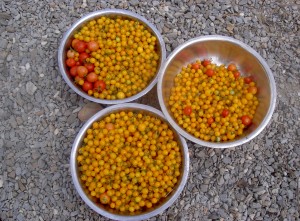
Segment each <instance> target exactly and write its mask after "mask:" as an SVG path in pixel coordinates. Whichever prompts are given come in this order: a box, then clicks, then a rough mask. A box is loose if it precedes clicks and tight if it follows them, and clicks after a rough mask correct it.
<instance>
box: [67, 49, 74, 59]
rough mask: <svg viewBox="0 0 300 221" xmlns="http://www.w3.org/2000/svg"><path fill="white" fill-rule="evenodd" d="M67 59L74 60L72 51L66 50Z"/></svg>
mask: <svg viewBox="0 0 300 221" xmlns="http://www.w3.org/2000/svg"><path fill="white" fill-rule="evenodd" d="M67 57H68V58H74V57H75V52H74V51H73V50H71V49H70V50H68V52H67Z"/></svg>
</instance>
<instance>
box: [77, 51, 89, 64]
mask: <svg viewBox="0 0 300 221" xmlns="http://www.w3.org/2000/svg"><path fill="white" fill-rule="evenodd" d="M88 57H90V55H89V54H88V53H86V52H82V53H80V54H79V57H78V59H79V61H80V62H81V63H84V62H85V59H87V58H88Z"/></svg>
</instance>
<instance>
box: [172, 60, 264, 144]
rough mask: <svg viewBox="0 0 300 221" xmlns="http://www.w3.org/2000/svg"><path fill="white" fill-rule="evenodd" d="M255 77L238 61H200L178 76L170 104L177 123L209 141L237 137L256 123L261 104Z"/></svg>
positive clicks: (190, 65) (183, 69) (187, 67)
mask: <svg viewBox="0 0 300 221" xmlns="http://www.w3.org/2000/svg"><path fill="white" fill-rule="evenodd" d="M257 93H258V88H257V86H256V83H255V82H254V81H253V78H252V77H250V76H248V77H243V76H241V73H240V71H239V70H238V69H237V67H236V65H235V64H229V65H228V66H227V67H226V66H225V65H220V66H218V65H216V64H213V63H212V62H211V61H210V60H203V61H199V60H198V61H196V62H194V63H191V64H189V65H187V66H186V67H183V68H182V70H181V72H180V73H179V74H178V75H177V76H176V77H175V85H174V87H173V88H172V89H171V96H170V99H169V105H170V107H171V112H172V113H173V116H174V118H175V119H176V121H177V123H178V124H179V125H180V126H181V127H183V128H184V129H185V130H186V131H187V132H188V133H190V134H192V135H194V136H195V137H197V138H200V139H203V140H205V141H213V142H220V141H227V140H233V139H235V138H236V137H238V136H241V135H242V134H243V133H244V130H245V129H246V128H247V127H249V126H250V125H251V124H252V119H253V117H254V114H255V112H256V108H257V106H258V104H259V101H258V98H257Z"/></svg>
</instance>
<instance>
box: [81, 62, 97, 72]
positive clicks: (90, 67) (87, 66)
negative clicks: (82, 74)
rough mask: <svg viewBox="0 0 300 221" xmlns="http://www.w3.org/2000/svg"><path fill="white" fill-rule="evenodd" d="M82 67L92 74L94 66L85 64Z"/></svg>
mask: <svg viewBox="0 0 300 221" xmlns="http://www.w3.org/2000/svg"><path fill="white" fill-rule="evenodd" d="M84 67H86V68H87V69H88V71H89V72H93V71H94V69H95V65H94V64H92V63H85V64H84Z"/></svg>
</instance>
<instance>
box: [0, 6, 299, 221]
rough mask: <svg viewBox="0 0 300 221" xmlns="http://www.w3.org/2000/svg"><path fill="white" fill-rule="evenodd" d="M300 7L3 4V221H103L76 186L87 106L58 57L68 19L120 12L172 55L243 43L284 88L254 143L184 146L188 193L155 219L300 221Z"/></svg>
mask: <svg viewBox="0 0 300 221" xmlns="http://www.w3.org/2000/svg"><path fill="white" fill-rule="evenodd" d="M299 6H300V1H299V0H296V1H292V0H291V1H284V0H281V1H276V0H272V1H270V0H266V1H260V0H248V1H247V0H235V1H230V0H219V1H205V0H196V1H192V0H191V1H187V0H171V1H162V2H160V1H152V2H151V3H150V1H149V2H148V3H147V2H139V1H138V0H129V1H126V0H111V1H107V2H105V1H96V0H87V1H85V0H84V1H79V0H70V1H67V2H65V3H62V2H61V1H59V0H47V1H38V0H28V1H20V0H16V1H11V0H1V1H0V36H1V38H0V48H1V50H0V72H1V75H0V79H1V81H0V94H1V95H2V96H1V98H0V101H1V102H0V107H1V108H0V218H1V220H2V221H6V220H18V221H21V220H39V221H42V220H77V221H82V220H106V219H105V218H104V217H101V216H100V215H97V214H96V213H95V212H93V211H92V210H91V209H89V207H88V206H87V205H85V203H83V201H82V200H81V199H80V197H79V195H78V194H77V193H76V191H75V190H74V186H73V183H72V181H71V176H70V170H69V156H70V151H71V144H72V142H73V140H74V138H75V136H76V133H77V132H78V131H79V129H80V127H81V126H82V124H83V123H82V122H81V121H80V120H79V119H78V112H80V110H81V108H83V107H84V106H85V105H86V104H88V103H89V102H88V101H87V100H85V99H83V98H81V97H79V96H78V95H77V94H75V93H74V92H73V91H72V90H71V89H70V88H69V87H68V86H67V84H66V83H65V82H64V81H63V79H62V77H61V75H60V73H59V72H58V67H57V61H56V53H57V48H58V44H59V41H60V39H61V37H62V34H63V33H64V32H65V31H66V30H67V28H68V27H70V25H71V24H72V22H74V21H75V20H76V19H78V18H79V17H80V16H82V15H84V14H86V13H88V12H91V11H94V10H97V9H104V8H115V7H116V8H123V9H129V10H132V11H135V12H137V13H139V14H141V15H143V16H145V17H146V18H147V19H149V20H150V21H151V22H152V23H154V24H155V25H156V27H157V28H158V30H159V31H160V32H161V33H162V35H163V36H164V40H165V42H166V48H167V51H168V53H169V52H170V51H172V50H173V49H174V48H175V47H176V46H177V45H178V44H180V43H183V42H184V41H186V40H188V39H189V38H192V37H196V36H199V35H207V34H221V35H226V36H232V37H234V38H236V39H239V40H241V41H243V42H245V43H247V44H249V45H250V46H251V47H253V48H254V49H256V50H257V51H258V52H259V53H260V54H261V55H262V57H264V58H265V59H266V61H267V62H268V64H269V65H270V67H271V69H272V71H273V73H274V75H275V80H276V83H277V90H278V101H277V106H276V110H275V113H274V115H273V118H272V121H271V123H270V124H269V125H268V126H267V128H266V129H265V130H264V131H263V132H262V133H261V134H260V135H259V136H258V137H257V138H255V139H254V140H252V141H251V142H250V143H248V144H245V145H242V146H240V147H236V148H230V149H225V150H214V149H209V148H203V147H199V146H197V145H194V144H193V143H188V145H189V149H190V157H191V167H190V176H189V179H188V182H187V185H186V187H185V189H184V191H183V193H182V194H181V195H180V197H179V199H178V200H177V201H176V202H175V203H174V204H173V205H172V206H171V207H170V208H169V209H167V210H166V211H165V212H164V213H163V214H161V215H158V216H156V217H154V218H152V219H150V220H223V221H224V220H300V218H299V217H300V214H299V211H300V203H299V202H300V147H299V145H300V140H299V136H300V127H299V120H300V110H299V106H300V87H299V83H300V78H299V69H300V62H299V60H300V58H299V54H300V47H299V42H300V40H299V36H300V32H299V25H300V15H299V10H300V8H299ZM148 97H151V96H149V95H148ZM141 102H150V103H151V104H153V105H154V106H157V103H156V102H155V101H154V100H152V101H149V100H147V99H146V98H143V99H142V101H141Z"/></svg>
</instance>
